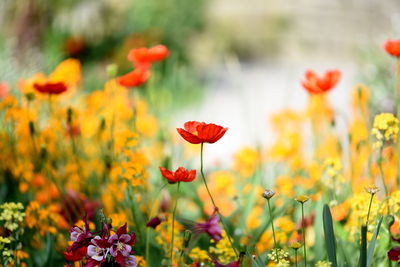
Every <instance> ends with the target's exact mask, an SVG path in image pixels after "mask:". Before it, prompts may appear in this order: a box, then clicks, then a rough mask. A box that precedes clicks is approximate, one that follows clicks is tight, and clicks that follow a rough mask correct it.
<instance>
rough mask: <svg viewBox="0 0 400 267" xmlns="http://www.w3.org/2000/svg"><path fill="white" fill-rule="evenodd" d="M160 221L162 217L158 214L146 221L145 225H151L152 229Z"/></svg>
mask: <svg viewBox="0 0 400 267" xmlns="http://www.w3.org/2000/svg"><path fill="white" fill-rule="evenodd" d="M161 222H162V219H161V218H160V217H158V216H156V217H154V218H152V219H150V221H148V222H147V224H146V226H147V227H151V228H153V229H156V227H157V226H158V225H159V224H160V223H161Z"/></svg>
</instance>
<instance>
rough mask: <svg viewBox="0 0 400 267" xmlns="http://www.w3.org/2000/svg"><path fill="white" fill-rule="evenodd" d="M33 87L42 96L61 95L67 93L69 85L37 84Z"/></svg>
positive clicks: (60, 83) (56, 83)
mask: <svg viewBox="0 0 400 267" xmlns="http://www.w3.org/2000/svg"><path fill="white" fill-rule="evenodd" d="M33 87H34V88H35V89H36V90H37V91H38V92H40V93H42V94H49V95H59V94H61V93H64V92H65V91H67V89H68V88H67V85H66V84H65V83H64V82H45V83H35V84H33Z"/></svg>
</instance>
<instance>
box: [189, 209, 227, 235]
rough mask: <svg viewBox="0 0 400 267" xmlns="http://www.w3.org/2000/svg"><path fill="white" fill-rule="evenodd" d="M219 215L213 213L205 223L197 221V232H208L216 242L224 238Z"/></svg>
mask: <svg viewBox="0 0 400 267" xmlns="http://www.w3.org/2000/svg"><path fill="white" fill-rule="evenodd" d="M218 222H219V216H218V215H217V214H215V213H214V214H213V215H211V217H210V218H209V219H208V221H206V222H204V223H197V224H196V226H195V228H196V232H197V233H199V234H200V233H207V234H208V235H209V236H210V237H211V238H212V239H214V240H215V242H218V241H220V240H221V239H222V230H221V227H220V226H219V224H218Z"/></svg>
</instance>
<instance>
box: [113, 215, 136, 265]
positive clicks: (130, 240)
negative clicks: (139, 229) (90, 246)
mask: <svg viewBox="0 0 400 267" xmlns="http://www.w3.org/2000/svg"><path fill="white" fill-rule="evenodd" d="M135 241H136V235H135V233H132V234H131V235H128V234H127V227H126V223H125V224H124V225H123V226H121V227H120V228H118V230H117V232H116V233H115V234H113V235H112V236H110V238H109V239H108V244H109V245H110V246H111V247H110V254H111V256H113V257H114V258H115V261H116V262H117V263H118V264H119V265H121V266H122V267H124V266H125V260H126V257H127V256H129V254H130V253H131V251H132V246H133V244H135Z"/></svg>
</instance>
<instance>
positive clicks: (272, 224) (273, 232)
mask: <svg viewBox="0 0 400 267" xmlns="http://www.w3.org/2000/svg"><path fill="white" fill-rule="evenodd" d="M267 203H268V210H269V216H270V217H271V226H272V235H273V236H274V248H275V249H276V248H277V246H276V237H275V228H274V218H273V216H272V210H271V204H270V203H269V198H268V199H267Z"/></svg>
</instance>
